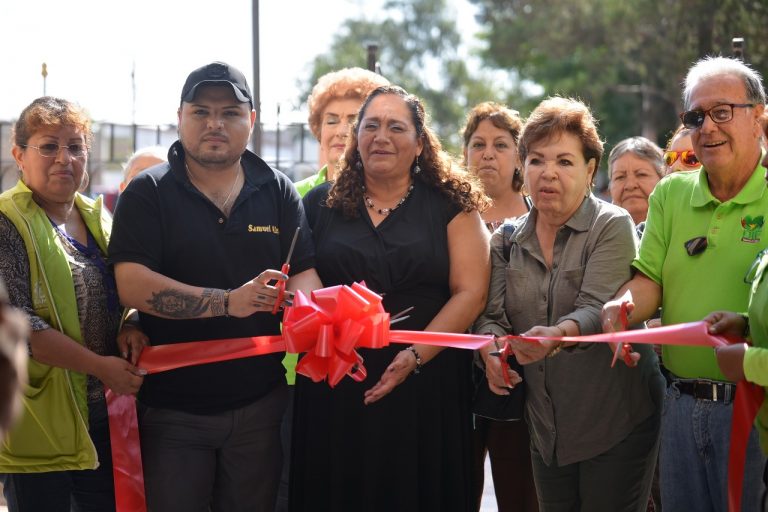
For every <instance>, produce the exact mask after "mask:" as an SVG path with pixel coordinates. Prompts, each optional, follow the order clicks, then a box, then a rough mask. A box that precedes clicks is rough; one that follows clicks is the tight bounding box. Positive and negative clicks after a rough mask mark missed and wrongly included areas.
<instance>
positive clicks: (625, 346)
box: [611, 294, 632, 368]
mask: <svg viewBox="0 0 768 512" xmlns="http://www.w3.org/2000/svg"><path fill="white" fill-rule="evenodd" d="M622 299H625V300H623V301H622V302H621V309H620V310H619V320H620V321H621V326H622V328H623V329H624V330H625V331H626V330H627V326H628V325H629V321H628V320H627V304H629V301H630V300H632V295H631V294H630V295H629V297H628V298H627V297H626V295H625V296H624V297H622ZM631 353H632V345H630V344H629V343H622V344H621V345H620V346H618V347H616V352H614V353H613V360H612V361H611V368H613V366H614V365H615V364H616V360H617V359H618V358H619V354H621V356H622V357H623V358H624V363H625V364H626V365H627V366H632V357H630V354H631Z"/></svg>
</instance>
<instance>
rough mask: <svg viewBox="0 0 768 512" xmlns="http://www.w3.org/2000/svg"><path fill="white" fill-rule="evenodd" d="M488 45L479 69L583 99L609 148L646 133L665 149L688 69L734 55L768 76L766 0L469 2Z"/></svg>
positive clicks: (675, 117)
mask: <svg viewBox="0 0 768 512" xmlns="http://www.w3.org/2000/svg"><path fill="white" fill-rule="evenodd" d="M470 1H471V2H472V3H473V4H475V5H477V6H478V8H479V13H478V21H479V23H480V24H481V26H483V27H484V28H483V31H482V33H481V34H480V37H481V39H483V40H484V41H485V42H486V43H487V47H486V50H485V51H484V52H483V55H482V57H483V60H484V62H485V63H486V64H487V65H489V66H493V67H500V68H506V69H516V70H517V71H518V72H519V74H520V77H521V78H523V79H527V80H531V81H533V82H535V83H537V84H540V85H541V86H543V87H544V90H545V95H553V94H562V95H568V96H576V97H580V98H582V99H583V100H585V101H586V102H587V103H589V104H590V105H591V107H592V109H593V112H594V113H595V115H596V117H597V118H598V119H600V120H601V125H600V131H601V134H602V136H603V137H604V138H606V140H607V141H608V143H609V144H615V143H616V142H618V141H619V140H621V139H623V138H625V137H629V136H633V135H645V136H647V137H649V138H651V139H652V140H654V139H655V140H656V141H657V142H658V143H659V144H661V145H664V144H665V143H666V138H667V137H668V136H669V134H670V132H671V131H672V130H674V128H675V127H676V125H677V123H678V122H679V121H678V119H677V113H678V112H679V111H680V110H682V104H681V99H680V92H681V87H680V84H681V82H682V80H683V79H684V78H685V74H686V71H687V69H688V68H689V66H690V65H691V63H692V62H694V61H696V60H697V59H698V58H700V57H703V56H705V55H711V54H720V55H730V54H731V38H733V37H743V38H744V39H745V40H746V60H747V61H748V62H750V63H751V64H752V65H753V66H754V67H755V68H756V69H757V70H758V71H760V72H761V73H762V74H763V75H765V74H766V71H768V38H766V37H765V31H766V29H767V28H768V2H766V1H765V0H633V1H626V0H536V1H533V0H470Z"/></svg>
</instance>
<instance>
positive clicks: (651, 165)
mask: <svg viewBox="0 0 768 512" xmlns="http://www.w3.org/2000/svg"><path fill="white" fill-rule="evenodd" d="M662 155H663V154H662V152H661V148H660V147H659V146H657V145H656V144H654V143H653V142H651V141H650V140H648V139H646V138H645V137H630V138H629V139H624V140H622V141H621V142H619V143H618V144H616V145H615V146H614V147H613V149H612V150H611V153H610V155H608V175H609V177H610V180H611V181H610V185H609V190H610V192H611V202H612V203H613V204H615V205H618V206H621V207H622V208H624V209H625V210H627V211H628V212H629V214H630V215H632V220H633V221H635V225H639V224H640V223H641V222H645V217H646V216H647V215H648V196H649V195H651V192H652V191H653V187H655V186H656V184H657V183H658V182H659V180H660V179H661V178H662V176H663V169H664V161H663V160H662Z"/></svg>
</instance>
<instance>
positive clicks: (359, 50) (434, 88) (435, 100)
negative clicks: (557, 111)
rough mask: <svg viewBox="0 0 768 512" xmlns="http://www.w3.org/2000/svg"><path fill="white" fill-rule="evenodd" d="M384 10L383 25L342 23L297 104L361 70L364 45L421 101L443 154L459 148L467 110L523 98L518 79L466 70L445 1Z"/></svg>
mask: <svg viewBox="0 0 768 512" xmlns="http://www.w3.org/2000/svg"><path fill="white" fill-rule="evenodd" d="M385 9H386V10H387V12H388V13H389V14H390V17H388V18H386V19H384V20H382V21H377V22H373V21H367V20H356V19H350V20H346V21H345V22H343V24H342V26H341V28H340V29H339V32H338V34H337V35H336V37H335V38H334V40H333V43H332V46H331V49H330V51H329V52H328V53H326V54H323V55H318V56H317V57H316V58H315V60H314V62H313V64H312V73H311V75H310V78H309V79H308V80H307V81H300V82H299V89H300V90H301V91H302V95H301V98H300V101H302V102H303V101H305V100H306V98H307V96H308V95H309V93H310V91H311V90H312V87H313V86H314V84H315V83H316V82H317V79H318V78H319V77H320V76H322V75H323V74H325V73H328V72H329V71H333V70H336V69H340V68H344V67H351V66H358V67H365V66H366V62H367V53H366V46H367V44H368V43H375V44H377V45H378V47H379V53H378V61H379V63H380V65H381V73H382V74H383V75H384V76H386V77H387V78H388V79H389V80H390V81H391V82H392V83H394V84H397V85H400V86H402V87H403V88H405V89H406V90H407V91H409V92H411V93H414V94H416V95H417V96H419V97H420V98H421V99H422V100H423V101H424V103H425V106H426V108H427V112H428V114H429V115H430V117H431V119H432V125H431V126H432V127H433V128H434V129H435V130H436V131H437V133H438V134H439V135H440V137H441V140H442V142H443V144H444V145H445V146H446V149H449V150H453V151H454V152H456V151H457V150H458V149H459V148H460V141H459V136H458V130H459V129H460V128H461V126H462V124H463V120H464V116H465V115H466V111H467V110H468V107H471V106H473V105H475V104H476V103H479V102H481V101H488V100H495V101H504V100H509V99H510V98H511V99H517V98H520V97H521V94H522V93H521V92H520V89H519V87H518V88H516V87H517V85H518V84H516V81H515V78H516V75H514V74H510V73H504V74H503V80H499V76H497V75H496V74H493V73H492V72H490V71H482V72H471V71H470V69H469V68H468V67H467V64H466V61H465V58H464V57H463V56H461V55H460V54H459V52H458V48H459V45H460V43H461V35H460V34H459V32H458V30H457V27H456V20H455V19H454V18H453V17H452V16H451V15H450V12H451V11H450V10H449V9H447V2H446V0H389V1H388V2H387V3H386V4H385ZM435 76H437V77H438V78H437V79H435V78H433V77H435ZM515 108H518V109H519V107H517V106H515Z"/></svg>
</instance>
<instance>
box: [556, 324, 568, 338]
mask: <svg viewBox="0 0 768 512" xmlns="http://www.w3.org/2000/svg"><path fill="white" fill-rule="evenodd" d="M555 327H557V330H558V331H560V337H561V338H565V337H566V336H568V333H567V332H566V331H565V328H563V327H560V325H559V324H558V325H555Z"/></svg>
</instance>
